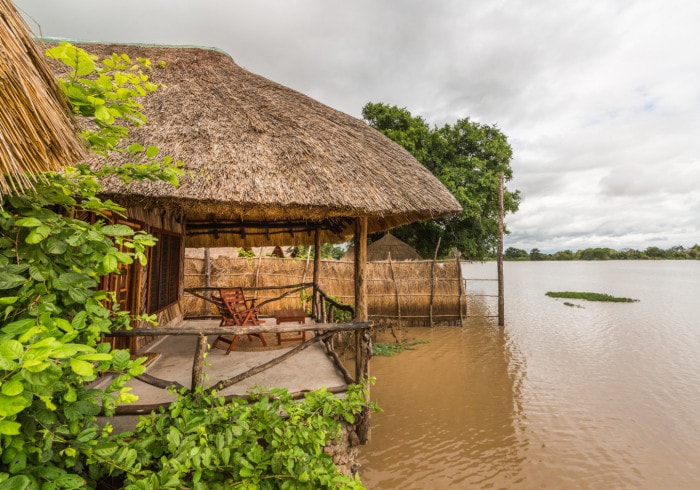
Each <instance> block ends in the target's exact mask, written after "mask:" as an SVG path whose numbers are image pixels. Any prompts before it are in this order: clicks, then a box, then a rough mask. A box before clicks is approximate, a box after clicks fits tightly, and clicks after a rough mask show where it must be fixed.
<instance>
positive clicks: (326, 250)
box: [287, 243, 345, 259]
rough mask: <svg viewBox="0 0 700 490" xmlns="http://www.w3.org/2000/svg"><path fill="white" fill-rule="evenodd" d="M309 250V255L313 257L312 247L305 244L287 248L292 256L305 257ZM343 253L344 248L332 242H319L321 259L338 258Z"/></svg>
mask: <svg viewBox="0 0 700 490" xmlns="http://www.w3.org/2000/svg"><path fill="white" fill-rule="evenodd" d="M309 251H310V252H311V257H314V256H315V255H314V251H313V247H311V246H306V245H296V246H294V247H289V248H287V253H288V254H289V255H290V256H291V257H294V258H306V256H307V255H308V254H309ZM343 255H345V249H344V248H342V247H339V246H337V245H333V244H332V243H322V244H321V258H322V259H339V258H341V257H342V256H343Z"/></svg>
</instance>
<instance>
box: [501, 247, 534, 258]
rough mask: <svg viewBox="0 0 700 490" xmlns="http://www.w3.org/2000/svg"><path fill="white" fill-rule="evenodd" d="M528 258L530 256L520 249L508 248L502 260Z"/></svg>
mask: <svg viewBox="0 0 700 490" xmlns="http://www.w3.org/2000/svg"><path fill="white" fill-rule="evenodd" d="M529 258H530V255H529V254H528V253H527V251H526V250H522V249H520V248H515V247H508V248H507V249H506V250H505V252H503V259H504V260H527V259H529Z"/></svg>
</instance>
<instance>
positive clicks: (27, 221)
mask: <svg viewBox="0 0 700 490" xmlns="http://www.w3.org/2000/svg"><path fill="white" fill-rule="evenodd" d="M15 226H21V227H24V228H36V227H37V226H41V221H39V220H38V219H36V218H20V219H18V220H17V221H15Z"/></svg>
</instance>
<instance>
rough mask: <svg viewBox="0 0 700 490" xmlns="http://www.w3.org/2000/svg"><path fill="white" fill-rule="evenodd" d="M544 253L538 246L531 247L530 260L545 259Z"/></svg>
mask: <svg viewBox="0 0 700 490" xmlns="http://www.w3.org/2000/svg"><path fill="white" fill-rule="evenodd" d="M545 259H546V257H545V255H544V254H543V253H542V252H540V249H539V248H533V249H532V250H530V260H545Z"/></svg>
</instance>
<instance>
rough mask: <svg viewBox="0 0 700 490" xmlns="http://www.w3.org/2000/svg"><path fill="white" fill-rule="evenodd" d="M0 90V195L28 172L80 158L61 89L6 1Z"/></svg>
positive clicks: (0, 3) (1, 8) (22, 185)
mask: <svg viewBox="0 0 700 490" xmlns="http://www.w3.org/2000/svg"><path fill="white" fill-rule="evenodd" d="M0 94H1V95H0V196H1V195H2V194H5V193H9V192H11V191H21V190H22V189H26V188H27V187H30V186H31V175H27V173H28V172H29V173H30V174H33V173H37V172H42V171H46V170H55V169H58V168H59V167H61V166H63V165H71V164H74V163H75V162H77V161H78V160H80V159H82V158H83V157H84V153H83V151H84V149H83V145H82V143H81V141H80V138H79V137H78V134H77V131H76V129H75V127H74V125H73V121H72V119H71V117H70V112H69V110H68V107H67V105H66V103H65V99H64V96H63V93H62V92H61V89H60V87H59V86H58V83H57V82H56V79H55V77H54V74H53V73H52V72H51V69H50V68H49V66H48V64H47V61H46V58H45V57H44V55H43V53H42V52H41V50H40V49H39V47H38V46H37V44H36V43H35V42H34V41H33V40H32V38H31V36H30V34H29V27H28V26H27V24H26V23H25V22H24V20H23V19H22V17H21V16H20V15H19V13H17V10H16V9H15V6H14V5H13V4H12V2H11V1H10V0H0ZM9 176H13V177H14V179H11V178H8V177H9Z"/></svg>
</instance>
